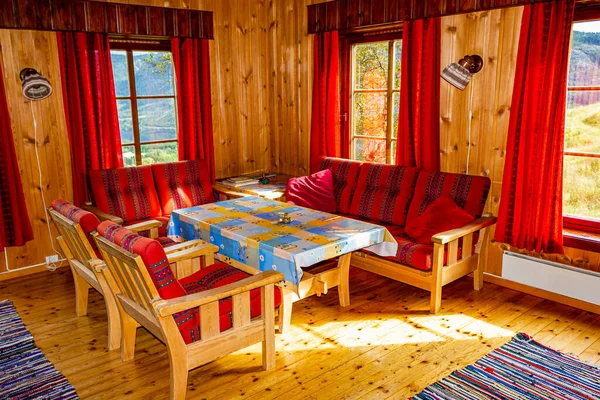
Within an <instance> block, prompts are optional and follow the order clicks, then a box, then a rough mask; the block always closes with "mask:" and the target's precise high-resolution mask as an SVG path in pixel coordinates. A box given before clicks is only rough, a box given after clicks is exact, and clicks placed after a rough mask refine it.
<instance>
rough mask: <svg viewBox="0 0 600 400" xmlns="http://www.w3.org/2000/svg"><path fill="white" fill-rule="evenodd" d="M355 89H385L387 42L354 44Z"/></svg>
mask: <svg viewBox="0 0 600 400" xmlns="http://www.w3.org/2000/svg"><path fill="white" fill-rule="evenodd" d="M354 52H355V58H354V59H355V64H354V79H355V85H356V89H386V88H387V81H388V52H389V48H388V42H377V43H366V44H358V45H356V46H354Z"/></svg>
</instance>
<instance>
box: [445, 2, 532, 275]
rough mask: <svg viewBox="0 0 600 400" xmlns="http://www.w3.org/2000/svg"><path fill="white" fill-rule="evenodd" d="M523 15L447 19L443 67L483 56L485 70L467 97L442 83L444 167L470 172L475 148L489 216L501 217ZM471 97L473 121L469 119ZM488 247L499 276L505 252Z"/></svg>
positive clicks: (509, 12) (491, 268) (508, 11)
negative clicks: (487, 183)
mask: <svg viewBox="0 0 600 400" xmlns="http://www.w3.org/2000/svg"><path fill="white" fill-rule="evenodd" d="M522 12H523V8H522V7H513V8H505V9H501V10H493V11H484V12H479V13H470V14H463V15H454V16H448V17H443V18H442V58H441V60H442V68H443V67H445V66H446V65H448V64H450V63H451V62H456V61H457V60H458V59H460V58H462V57H463V56H464V55H466V54H474V53H476V54H479V55H481V56H482V57H483V60H484V67H483V69H482V70H481V72H479V73H478V74H476V75H475V76H474V77H473V80H472V81H471V83H470V84H469V86H468V87H467V89H466V90H465V91H464V92H461V91H460V90H458V89H456V88H454V87H452V86H451V85H449V84H448V83H446V82H445V81H442V84H441V90H440V96H441V101H440V109H441V110H440V117H441V125H440V151H441V168H442V170H443V171H447V172H456V173H465V172H466V171H467V153H468V150H469V147H470V156H469V163H468V171H469V173H470V174H472V175H484V176H488V177H489V178H490V179H491V180H492V188H491V192H490V196H489V197H488V203H487V205H486V212H489V213H491V214H493V215H498V207H499V202H500V195H501V192H502V174H503V170H504V160H505V153H506V141H507V134H508V122H509V119H510V104H511V100H512V89H513V83H514V76H515V70H516V59H517V50H518V43H519V32H520V27H521V16H522ZM471 91H472V92H471ZM471 94H472V95H473V105H472V115H473V117H472V119H469V103H470V100H471ZM469 128H470V131H471V140H469V138H468V137H469ZM489 248H490V252H489V258H488V262H487V264H486V266H487V268H486V269H487V271H488V272H491V273H495V274H498V275H499V274H500V273H501V268H502V266H501V261H502V251H501V250H500V249H499V247H498V246H490V247H489Z"/></svg>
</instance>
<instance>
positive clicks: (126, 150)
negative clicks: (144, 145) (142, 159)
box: [123, 146, 135, 167]
mask: <svg viewBox="0 0 600 400" xmlns="http://www.w3.org/2000/svg"><path fill="white" fill-rule="evenodd" d="M123 165H124V166H125V167H133V166H134V165H135V148H134V147H133V146H123Z"/></svg>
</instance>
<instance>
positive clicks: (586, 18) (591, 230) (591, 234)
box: [563, 9, 600, 251]
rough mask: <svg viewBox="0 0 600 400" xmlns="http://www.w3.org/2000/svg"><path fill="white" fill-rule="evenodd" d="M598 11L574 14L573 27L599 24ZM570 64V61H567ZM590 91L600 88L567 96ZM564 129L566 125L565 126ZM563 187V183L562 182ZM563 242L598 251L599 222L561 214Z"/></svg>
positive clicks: (582, 88)
mask: <svg viewBox="0 0 600 400" xmlns="http://www.w3.org/2000/svg"><path fill="white" fill-rule="evenodd" d="M599 11H600V9H595V10H592V9H590V12H587V13H586V12H579V13H576V15H575V18H574V19H573V25H575V24H576V23H579V22H590V21H599V22H600V12H599ZM571 50H572V45H571V47H569V59H570V57H571ZM569 62H570V61H569ZM591 90H598V91H600V86H568V85H567V95H568V94H569V93H570V92H575V93H576V92H586V91H591ZM565 129H566V124H565ZM565 157H582V158H600V153H586V152H581V151H568V150H566V149H565V150H563V162H564V158H565ZM563 186H564V182H563ZM563 242H564V245H565V246H567V247H574V248H578V249H583V250H590V251H600V220H597V219H593V218H588V217H585V216H582V215H571V214H564V212H563Z"/></svg>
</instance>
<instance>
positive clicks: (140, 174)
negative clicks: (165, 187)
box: [90, 165, 161, 222]
mask: <svg viewBox="0 0 600 400" xmlns="http://www.w3.org/2000/svg"><path fill="white" fill-rule="evenodd" d="M90 183H91V186H92V193H93V195H94V204H95V205H96V207H98V208H99V209H100V210H101V211H104V212H106V213H109V214H111V215H116V216H117V217H120V218H123V221H125V222H130V221H138V220H143V219H147V218H153V217H158V216H160V215H161V209H160V203H159V201H158V194H157V193H156V188H155V186H154V177H153V176H152V168H151V167H150V166H149V165H145V166H141V167H130V168H117V169H104V170H93V171H90Z"/></svg>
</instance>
